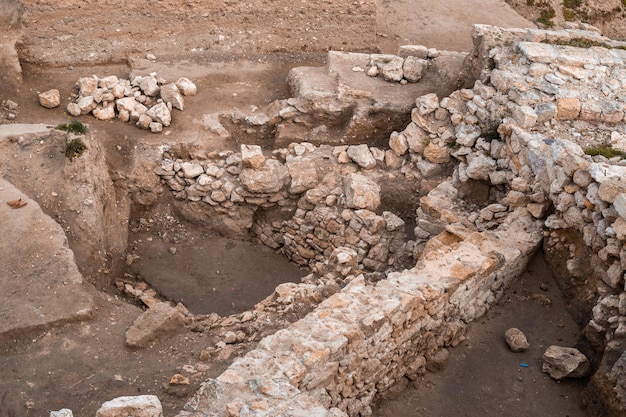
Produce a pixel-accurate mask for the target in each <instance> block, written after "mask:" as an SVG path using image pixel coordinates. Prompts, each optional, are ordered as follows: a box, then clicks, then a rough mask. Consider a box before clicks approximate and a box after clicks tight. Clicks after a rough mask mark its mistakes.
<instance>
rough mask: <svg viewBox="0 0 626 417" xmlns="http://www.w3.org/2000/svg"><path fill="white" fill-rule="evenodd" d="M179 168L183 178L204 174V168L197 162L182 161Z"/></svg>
mask: <svg viewBox="0 0 626 417" xmlns="http://www.w3.org/2000/svg"><path fill="white" fill-rule="evenodd" d="M181 170H182V171H183V175H184V177H185V178H196V177H199V176H200V175H202V174H204V168H203V167H202V165H200V164H199V163H198V162H183V164H182V166H181Z"/></svg>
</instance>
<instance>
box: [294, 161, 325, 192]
mask: <svg viewBox="0 0 626 417" xmlns="http://www.w3.org/2000/svg"><path fill="white" fill-rule="evenodd" d="M286 165H287V169H288V170H289V175H290V176H291V184H290V185H289V192H290V193H293V194H300V193H303V192H305V191H307V190H309V189H311V188H313V187H315V186H316V185H317V184H318V183H319V179H318V177H317V168H316V166H315V162H313V161H312V160H311V159H309V158H306V157H301V156H298V157H295V158H290V159H288V160H287V164H286Z"/></svg>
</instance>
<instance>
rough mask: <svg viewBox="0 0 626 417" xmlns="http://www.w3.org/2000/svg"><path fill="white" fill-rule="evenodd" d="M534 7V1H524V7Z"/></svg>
mask: <svg viewBox="0 0 626 417" xmlns="http://www.w3.org/2000/svg"><path fill="white" fill-rule="evenodd" d="M622 1H626V0H622ZM534 5H535V0H526V6H531V7H532V6H534Z"/></svg>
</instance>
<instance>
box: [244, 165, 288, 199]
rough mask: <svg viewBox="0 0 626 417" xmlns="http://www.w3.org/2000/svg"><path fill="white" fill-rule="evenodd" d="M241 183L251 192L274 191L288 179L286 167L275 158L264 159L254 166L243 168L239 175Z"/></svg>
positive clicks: (279, 188)
mask: <svg viewBox="0 0 626 417" xmlns="http://www.w3.org/2000/svg"><path fill="white" fill-rule="evenodd" d="M239 179H240V181H241V184H242V185H243V186H244V187H245V188H246V189H247V190H248V191H250V192H253V193H276V192H278V191H280V190H281V189H282V188H283V187H284V186H285V184H286V182H287V181H288V179H289V171H288V170H287V167H285V165H283V164H282V163H280V162H279V161H277V160H275V159H266V160H265V162H263V164H262V165H261V166H260V167H258V168H256V169H252V168H244V169H243V170H242V171H241V174H240V175H239Z"/></svg>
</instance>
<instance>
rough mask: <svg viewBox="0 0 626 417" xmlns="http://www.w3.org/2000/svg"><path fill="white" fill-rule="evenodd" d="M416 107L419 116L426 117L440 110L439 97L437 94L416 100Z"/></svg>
mask: <svg viewBox="0 0 626 417" xmlns="http://www.w3.org/2000/svg"><path fill="white" fill-rule="evenodd" d="M415 106H416V107H417V111H418V112H419V114H420V115H422V116H425V115H427V114H430V113H432V112H434V111H435V110H437V109H438V108H439V97H437V94H435V93H431V94H426V95H423V96H421V97H418V98H417V99H416V100H415Z"/></svg>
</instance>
